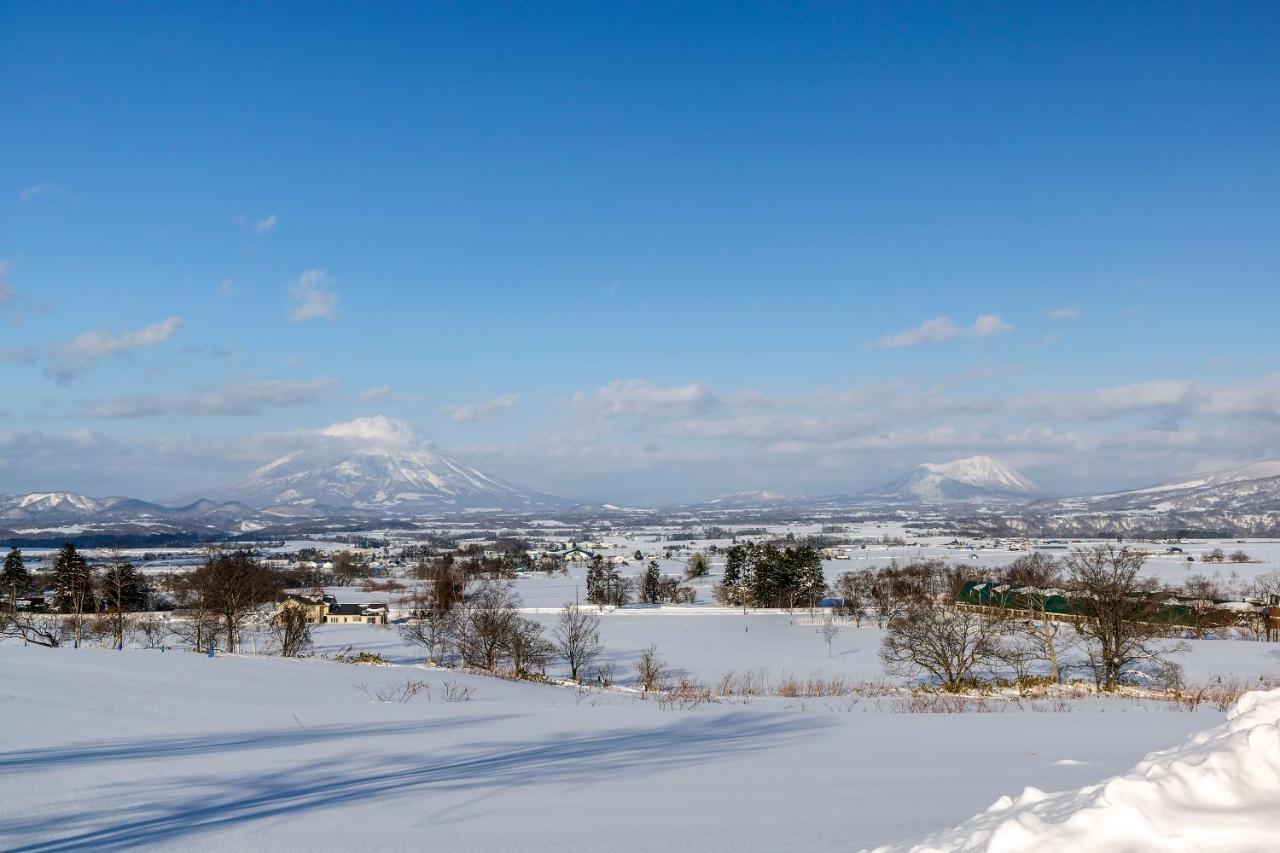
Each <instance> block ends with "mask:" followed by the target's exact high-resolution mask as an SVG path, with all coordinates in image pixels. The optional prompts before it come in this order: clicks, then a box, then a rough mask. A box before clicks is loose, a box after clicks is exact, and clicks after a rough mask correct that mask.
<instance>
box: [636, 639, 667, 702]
mask: <svg viewBox="0 0 1280 853" xmlns="http://www.w3.org/2000/svg"><path fill="white" fill-rule="evenodd" d="M665 668H666V662H665V661H663V660H662V658H660V657H658V647H657V646H649V647H647V648H645V649H643V650H641V652H640V657H639V658H638V659H637V660H636V680H637V681H639V682H640V689H641V690H643V691H644V692H645V693H648V692H650V691H651V690H657V689H658V688H660V687H661V686H662V677H663V675H664V670H665Z"/></svg>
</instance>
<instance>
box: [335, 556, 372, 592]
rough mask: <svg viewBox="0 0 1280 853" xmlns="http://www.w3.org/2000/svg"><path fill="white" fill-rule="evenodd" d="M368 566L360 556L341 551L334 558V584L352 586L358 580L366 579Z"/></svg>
mask: <svg viewBox="0 0 1280 853" xmlns="http://www.w3.org/2000/svg"><path fill="white" fill-rule="evenodd" d="M368 573H369V569H368V566H366V565H365V562H364V560H363V559H362V558H361V557H360V555H358V554H353V553H352V552H350V551H339V552H338V553H337V554H335V555H334V558H333V583H334V585H335V586H351V584H353V583H355V581H356V579H358V578H362V577H366V576H367V575H368Z"/></svg>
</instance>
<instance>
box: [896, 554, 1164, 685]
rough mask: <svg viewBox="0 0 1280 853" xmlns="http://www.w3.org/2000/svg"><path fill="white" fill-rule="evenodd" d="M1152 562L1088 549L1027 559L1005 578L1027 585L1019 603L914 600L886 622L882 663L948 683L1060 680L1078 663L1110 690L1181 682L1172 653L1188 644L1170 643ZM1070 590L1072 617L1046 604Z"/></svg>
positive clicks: (898, 671)
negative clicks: (1148, 568)
mask: <svg viewBox="0 0 1280 853" xmlns="http://www.w3.org/2000/svg"><path fill="white" fill-rule="evenodd" d="M1144 560H1145V555H1143V554H1142V553H1140V552H1136V551H1132V550H1129V549H1127V548H1119V549H1117V548H1115V547H1114V546H1106V547H1099V548H1092V549H1080V550H1077V551H1074V552H1072V553H1071V554H1070V555H1069V556H1067V557H1066V558H1065V559H1064V560H1062V561H1061V562H1059V561H1057V560H1053V559H1052V558H1049V557H1046V556H1044V555H1040V554H1035V555H1031V556H1028V557H1024V558H1022V559H1019V560H1017V561H1015V562H1014V563H1013V564H1011V565H1010V566H1009V567H1008V568H1007V569H1006V570H1005V572H1004V578H1003V580H1004V582H1005V583H1008V584H1011V585H1016V586H1020V587H1024V588H1025V589H1024V590H1020V593H1019V602H1018V603H1019V607H1017V608H1016V609H1014V608H1002V607H1000V606H998V605H997V606H988V607H964V606H961V607H956V606H954V605H953V604H952V600H951V599H944V598H938V597H931V596H928V595H913V596H908V597H907V599H906V601H905V603H904V604H903V605H902V608H901V609H900V610H898V611H897V612H895V613H894V614H893V615H892V616H891V617H890V619H889V621H888V630H887V631H886V633H885V637H884V641H883V644H882V646H881V649H880V658H881V661H882V663H883V664H884V666H885V669H886V670H887V671H889V672H890V673H893V674H897V675H903V676H918V675H921V674H924V675H928V676H930V677H931V678H933V679H935V680H936V681H937V682H939V683H940V684H942V685H943V686H944V687H946V688H948V689H956V688H959V687H962V686H964V685H966V684H969V683H972V682H973V681H974V680H976V679H978V678H979V677H981V676H983V675H989V674H992V673H995V672H997V671H1004V672H1009V673H1012V674H1013V675H1014V676H1015V677H1016V678H1017V679H1018V680H1019V682H1024V683H1025V681H1026V680H1028V679H1032V678H1034V674H1035V673H1036V672H1037V671H1041V670H1043V671H1045V672H1047V678H1048V679H1049V680H1051V681H1053V682H1058V681H1061V680H1062V679H1063V678H1064V676H1065V674H1066V673H1067V672H1068V671H1069V670H1071V669H1083V670H1085V671H1087V672H1089V673H1090V674H1091V675H1092V676H1093V679H1094V681H1095V683H1096V685H1097V686H1098V688H1099V689H1102V690H1108V691H1110V690H1115V689H1117V688H1118V687H1119V686H1120V685H1121V683H1123V682H1125V681H1127V680H1137V681H1142V680H1146V681H1154V682H1157V683H1161V684H1169V683H1174V682H1176V681H1177V680H1178V677H1179V669H1178V667H1177V666H1176V664H1175V663H1174V661H1173V658H1174V657H1175V656H1176V655H1177V654H1179V653H1181V652H1184V651H1186V650H1187V646H1186V645H1185V644H1184V643H1170V642H1166V641H1165V638H1166V637H1167V635H1168V627H1167V626H1166V625H1163V624H1161V621H1160V614H1161V612H1162V610H1163V609H1164V608H1165V607H1166V603H1165V601H1166V596H1165V594H1164V591H1163V590H1162V589H1161V587H1160V584H1159V582H1158V581H1157V580H1156V579H1154V578H1150V577H1146V576H1144V575H1142V566H1143V562H1144ZM1064 592H1065V593H1066V595H1067V596H1069V598H1070V601H1071V610H1072V614H1071V618H1070V620H1068V621H1063V620H1062V619H1060V618H1059V617H1058V615H1057V614H1054V613H1051V612H1050V611H1049V608H1048V600H1049V599H1050V598H1051V597H1052V596H1054V595H1061V594H1063V593H1064Z"/></svg>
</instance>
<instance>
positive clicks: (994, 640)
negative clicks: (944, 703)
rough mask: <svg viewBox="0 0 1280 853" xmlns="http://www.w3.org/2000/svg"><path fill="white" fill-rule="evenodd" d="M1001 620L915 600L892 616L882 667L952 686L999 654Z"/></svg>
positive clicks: (954, 687)
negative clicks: (912, 603)
mask: <svg viewBox="0 0 1280 853" xmlns="http://www.w3.org/2000/svg"><path fill="white" fill-rule="evenodd" d="M1001 630H1002V628H1001V620H1000V619H998V618H996V617H993V616H989V615H986V614H982V613H978V612H977V611H974V610H968V609H959V608H951V607H941V606H937V605H930V604H916V605H914V606H912V607H911V608H910V609H909V610H907V611H906V612H904V613H902V614H901V615H899V616H896V617H894V619H893V621H892V622H890V623H889V627H888V630H887V631H886V632H885V635H884V640H883V642H882V643H881V646H880V660H881V662H882V663H883V664H884V668H885V670H887V671H888V672H890V673H892V674H894V675H901V676H904V677H908V678H910V677H915V676H917V675H920V674H921V673H925V674H928V675H930V676H932V677H933V678H934V679H936V680H937V681H938V682H940V683H941V685H942V687H943V688H944V689H947V690H956V689H958V688H960V687H961V686H963V685H964V683H965V682H966V681H967V680H968V679H970V678H971V677H972V676H973V674H974V673H975V672H977V671H979V670H980V669H982V668H983V667H987V666H990V665H992V664H994V663H996V662H997V661H999V658H1000V635H1001Z"/></svg>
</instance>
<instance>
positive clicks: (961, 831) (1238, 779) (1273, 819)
mask: <svg viewBox="0 0 1280 853" xmlns="http://www.w3.org/2000/svg"><path fill="white" fill-rule="evenodd" d="M1278 837H1280V690H1271V691H1266V692H1262V691H1257V692H1252V693H1246V694H1245V695H1244V696H1242V697H1241V698H1240V699H1239V700H1238V701H1237V703H1236V704H1235V706H1234V707H1233V708H1232V709H1231V710H1230V711H1229V712H1228V714H1227V721H1226V722H1225V723H1223V724H1222V725H1219V726H1215V727H1214V728H1211V729H1208V730H1206V731H1203V732H1200V733H1199V734H1196V735H1194V736H1192V737H1191V738H1190V739H1189V740H1188V741H1187V742H1186V743H1184V744H1183V745H1181V746H1178V747H1174V748H1173V749H1167V750H1163V751H1161V752H1153V753H1152V754H1150V755H1148V756H1147V757H1146V758H1145V759H1143V760H1142V761H1141V762H1139V763H1138V765H1137V766H1136V767H1134V768H1133V769H1132V770H1130V771H1129V772H1128V773H1125V774H1124V775H1121V776H1116V777H1114V778H1112V779H1109V780H1107V781H1105V782H1102V783H1099V784H1097V785H1088V786H1085V787H1083V788H1080V789H1078V790H1075V791H1064V792H1062V793H1056V794H1046V793H1044V792H1043V791H1041V790H1039V789H1037V788H1031V787H1028V788H1026V789H1024V790H1023V792H1022V793H1021V794H1020V795H1019V796H1018V797H1017V798H1016V799H1012V798H1010V797H1007V796H1005V797H1001V798H1000V799H998V800H996V802H995V803H994V804H992V806H991V807H990V808H988V809H987V810H986V811H985V812H983V813H982V814H980V815H977V816H976V817H974V818H972V819H971V820H968V821H966V822H965V823H963V824H961V825H960V826H958V827H956V828H955V829H953V830H950V831H948V832H943V833H939V834H937V835H934V836H932V837H930V838H929V839H928V840H926V841H924V842H922V843H920V844H916V845H912V846H909V847H902V848H895V847H881V848H878V850H879V851H883V853H890V851H894V850H907V851H911V853H953V851H970V850H985V851H988V853H1015V851H1018V853H1021V851H1027V850H1124V851H1131V853H1141V851H1152V853H1158V851H1166V850H1184V851H1189V850H1204V851H1210V850H1232V851H1237V853H1247V851H1255V850H1256V851H1263V850H1275V849H1276V847H1277V838H1278Z"/></svg>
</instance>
